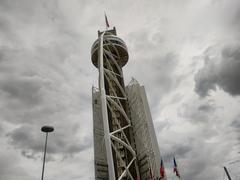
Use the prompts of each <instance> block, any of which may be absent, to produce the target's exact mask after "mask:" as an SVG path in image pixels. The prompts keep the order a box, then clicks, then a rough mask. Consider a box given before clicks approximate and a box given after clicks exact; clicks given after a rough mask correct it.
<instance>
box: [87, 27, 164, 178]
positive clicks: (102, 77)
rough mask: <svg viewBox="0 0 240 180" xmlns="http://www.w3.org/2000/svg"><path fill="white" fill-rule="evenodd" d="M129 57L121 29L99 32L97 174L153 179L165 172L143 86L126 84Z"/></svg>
mask: <svg viewBox="0 0 240 180" xmlns="http://www.w3.org/2000/svg"><path fill="white" fill-rule="evenodd" d="M128 58H129V55H128V50H127V46H126V44H125V42H124V41H123V40H122V39H120V38H119V37H118V36H117V33H116V29H115V28H113V29H111V30H106V31H103V32H100V31H98V39H97V40H96V41H95V42H94V43H93V45H92V49H91V59H92V63H93V65H94V66H95V67H96V68H98V71H99V87H98V88H93V90H92V101H93V102H92V104H93V130H94V131H93V132H94V163H95V179H96V180H100V179H104V180H128V179H129V180H136V179H137V180H140V179H141V180H145V179H146V180H149V179H150V176H151V175H152V176H154V177H155V178H158V177H159V169H160V152H159V148H158V143H157V139H156V135H155V132H154V128H153V122H152V118H151V114H150V110H149V106H148V103H147V98H146V94H145V90H144V87H143V86H140V85H139V84H138V82H137V81H136V80H132V81H131V83H130V84H129V85H128V86H126V87H125V84H124V78H123V71H122V67H123V66H124V65H125V64H126V63H127V61H128Z"/></svg>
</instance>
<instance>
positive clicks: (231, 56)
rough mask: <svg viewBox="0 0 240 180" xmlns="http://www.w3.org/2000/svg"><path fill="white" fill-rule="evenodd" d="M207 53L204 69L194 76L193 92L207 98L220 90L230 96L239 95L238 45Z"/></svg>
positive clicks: (239, 49)
mask: <svg viewBox="0 0 240 180" xmlns="http://www.w3.org/2000/svg"><path fill="white" fill-rule="evenodd" d="M215 53H216V54H214V53H213V52H207V53H206V54H205V55H204V60H205V61H204V62H205V63H204V67H203V68H202V69H200V70H199V72H198V73H197V74H196V76H195V82H196V86H195V91H196V92H197V93H198V94H199V95H200V96H201V97H204V96H207V95H208V94H209V91H210V90H214V91H216V90H217V88H220V89H222V90H224V91H226V92H227V93H229V94H230V95H232V96H238V95H240V84H239V83H238V82H239V79H240V71H239V68H240V43H236V44H231V45H227V46H226V47H223V48H222V49H221V50H220V52H218V51H217V52H215Z"/></svg>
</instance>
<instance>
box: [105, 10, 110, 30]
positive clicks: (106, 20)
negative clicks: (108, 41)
mask: <svg viewBox="0 0 240 180" xmlns="http://www.w3.org/2000/svg"><path fill="white" fill-rule="evenodd" d="M104 16H105V23H106V30H108V28H109V27H110V26H109V22H108V19H107V14H106V12H105V11H104Z"/></svg>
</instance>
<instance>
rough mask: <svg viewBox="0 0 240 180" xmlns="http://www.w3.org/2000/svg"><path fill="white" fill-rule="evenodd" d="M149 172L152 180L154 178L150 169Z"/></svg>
mask: <svg viewBox="0 0 240 180" xmlns="http://www.w3.org/2000/svg"><path fill="white" fill-rule="evenodd" d="M149 171H150V180H154V176H153V174H152V169H151V168H150V169H149Z"/></svg>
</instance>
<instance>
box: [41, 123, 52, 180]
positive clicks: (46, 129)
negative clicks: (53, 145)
mask: <svg viewBox="0 0 240 180" xmlns="http://www.w3.org/2000/svg"><path fill="white" fill-rule="evenodd" d="M41 131H42V132H44V133H46V140H45V147H44V155H43V167H42V178H41V180H43V175H44V168H45V158H46V151H47V138H48V133H50V132H53V131H54V128H53V127H51V126H43V127H42V128H41Z"/></svg>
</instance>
